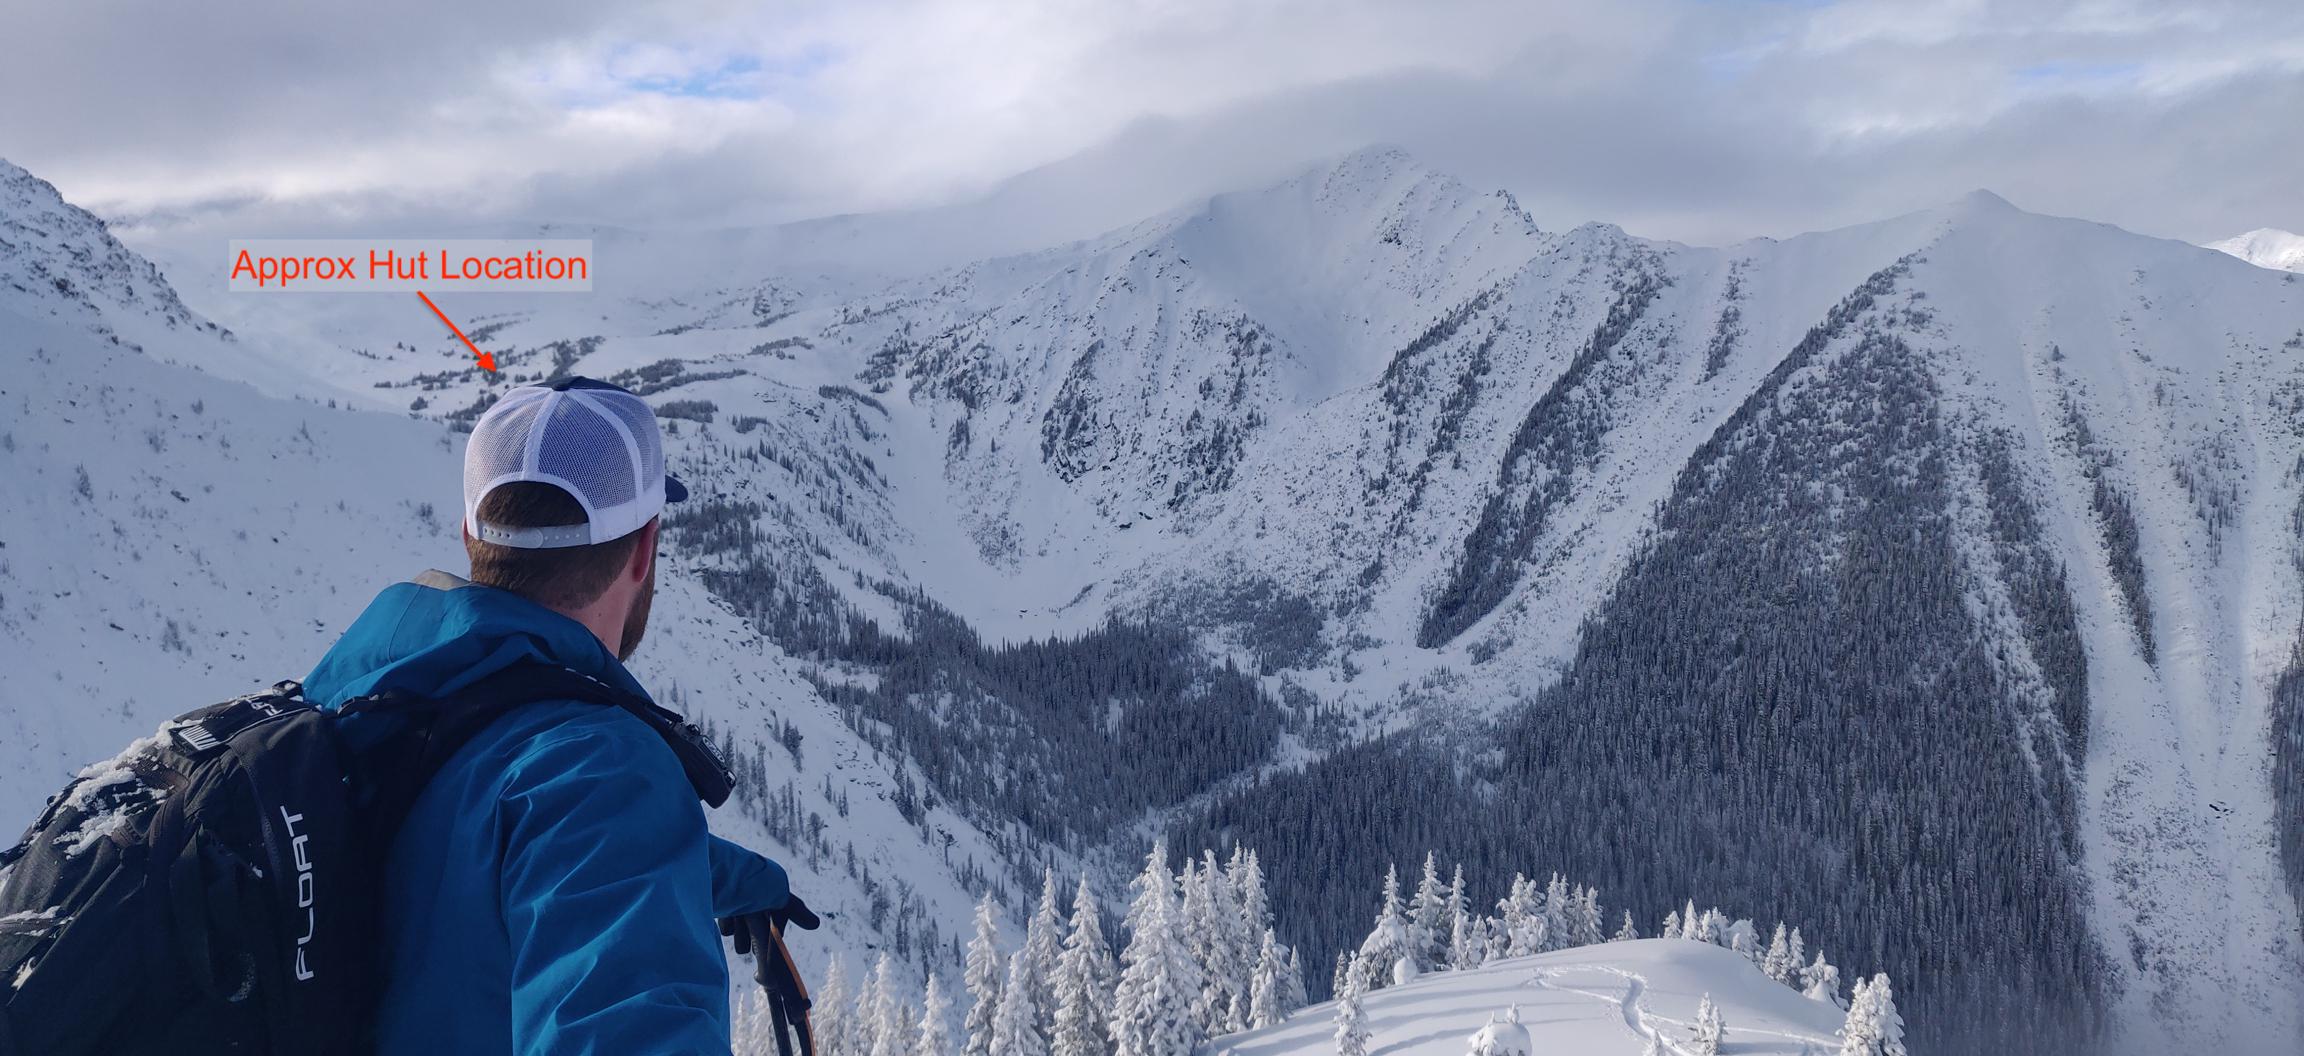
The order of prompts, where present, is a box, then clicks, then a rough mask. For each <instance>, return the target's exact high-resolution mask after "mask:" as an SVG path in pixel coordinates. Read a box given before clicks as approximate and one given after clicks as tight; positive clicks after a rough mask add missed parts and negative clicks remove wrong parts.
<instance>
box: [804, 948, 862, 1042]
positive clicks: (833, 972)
mask: <svg viewBox="0 0 2304 1056" xmlns="http://www.w3.org/2000/svg"><path fill="white" fill-rule="evenodd" d="M847 964H848V962H847V959H846V958H844V957H839V956H834V957H833V958H832V966H831V967H829V968H826V969H824V978H823V979H822V980H820V981H819V982H818V983H817V984H816V991H815V993H814V994H813V995H811V996H813V997H814V998H815V999H816V1003H815V1006H814V1007H813V1008H811V1009H810V1010H809V1013H808V1024H809V1026H811V1027H813V1028H814V1029H815V1033H816V1056H863V1054H862V1053H861V1052H859V1051H857V1048H858V1047H857V1045H856V1043H855V1040H854V1037H855V1029H854V1027H853V1026H852V1024H853V1023H854V1022H855V1010H854V1009H853V1008H852V1007H850V1003H851V1002H852V1001H854V1000H855V999H854V998H853V997H851V996H850V995H849V993H848V967H847Z"/></svg>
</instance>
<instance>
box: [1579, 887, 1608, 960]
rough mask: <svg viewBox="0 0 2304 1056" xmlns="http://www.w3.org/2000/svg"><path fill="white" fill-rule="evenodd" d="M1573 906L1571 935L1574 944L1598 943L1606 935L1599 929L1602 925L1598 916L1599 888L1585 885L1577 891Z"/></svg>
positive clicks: (1590, 944) (1595, 944)
mask: <svg viewBox="0 0 2304 1056" xmlns="http://www.w3.org/2000/svg"><path fill="white" fill-rule="evenodd" d="M1575 907H1576V912H1575V920H1574V924H1575V935H1574V936H1573V938H1574V943H1575V945H1578V946H1597V945H1599V944H1600V943H1601V942H1602V941H1604V940H1605V939H1606V937H1607V936H1606V935H1605V934H1604V933H1602V931H1601V930H1600V929H1601V927H1602V921H1601V917H1600V891H1599V889H1598V888H1593V887H1586V888H1583V889H1581V890H1579V891H1577V892H1576V898H1575Z"/></svg>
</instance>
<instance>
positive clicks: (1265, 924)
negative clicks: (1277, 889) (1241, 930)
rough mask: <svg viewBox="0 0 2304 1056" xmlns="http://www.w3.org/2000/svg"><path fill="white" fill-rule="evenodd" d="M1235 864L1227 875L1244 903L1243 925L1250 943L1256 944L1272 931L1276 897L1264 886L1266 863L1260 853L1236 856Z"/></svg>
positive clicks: (1238, 852) (1226, 871)
mask: <svg viewBox="0 0 2304 1056" xmlns="http://www.w3.org/2000/svg"><path fill="white" fill-rule="evenodd" d="M1233 859H1234V861H1233V864H1232V865H1231V866H1230V867H1229V868H1227V869H1225V871H1224V875H1225V877H1226V878H1227V879H1229V880H1231V881H1232V893H1233V895H1234V897H1235V898H1237V899H1238V900H1239V902H1240V921H1241V923H1242V924H1244V925H1245V926H1246V927H1245V932H1246V934H1247V935H1248V938H1249V941H1250V942H1254V941H1256V940H1257V939H1258V938H1259V937H1260V936H1262V935H1263V934H1264V933H1265V932H1267V931H1270V930H1272V896H1271V895H1270V894H1268V893H1267V892H1266V889H1265V886H1264V863H1263V861H1262V860H1260V859H1258V858H1257V857H1256V852H1254V851H1247V852H1245V853H1243V852H1240V851H1237V850H1236V851H1234V852H1233Z"/></svg>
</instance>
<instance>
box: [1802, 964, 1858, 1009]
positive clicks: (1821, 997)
mask: <svg viewBox="0 0 2304 1056" xmlns="http://www.w3.org/2000/svg"><path fill="white" fill-rule="evenodd" d="M1800 992H1801V993H1802V994H1805V995H1807V997H1808V999H1809V1000H1811V1001H1822V1002H1823V1003H1825V1004H1827V1005H1831V1006H1832V1007H1834V1008H1847V1007H1848V1005H1847V1003H1846V1002H1845V1001H1844V1000H1843V999H1842V998H1841V996H1840V969H1838V968H1834V967H1833V966H1832V965H1831V964H1830V963H1829V962H1827V961H1826V960H1824V951H1822V950H1818V951H1816V963H1814V964H1811V965H1809V966H1808V968H1807V970H1805V971H1803V972H1801V973H1800Z"/></svg>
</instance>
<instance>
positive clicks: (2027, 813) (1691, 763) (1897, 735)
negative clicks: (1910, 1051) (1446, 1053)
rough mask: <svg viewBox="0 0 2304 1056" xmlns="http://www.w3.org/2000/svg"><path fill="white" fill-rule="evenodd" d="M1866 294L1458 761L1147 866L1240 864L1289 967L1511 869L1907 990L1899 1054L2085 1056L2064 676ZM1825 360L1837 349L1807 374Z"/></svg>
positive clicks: (1330, 787)
mask: <svg viewBox="0 0 2304 1056" xmlns="http://www.w3.org/2000/svg"><path fill="white" fill-rule="evenodd" d="M1895 278H1896V272H1895V270H1894V269H1891V271H1890V272H1885V273H1883V274H1882V275H1880V276H1876V277H1875V279H1874V281H1873V282H1871V283H1868V284H1867V286H1866V288H1865V289H1864V290H1863V291H1860V293H1859V294H1858V295H1856V296H1855V297H1852V298H1851V301H1850V302H1849V303H1846V304H1844V305H1843V306H1842V309H1841V310H1836V311H1835V312H1834V313H1833V316H1832V318H1831V319H1830V320H1828V321H1827V323H1826V325H1825V326H1824V327H1820V328H1819V332H1818V333H1812V334H1811V335H1810V339H1809V340H1807V341H1804V342H1802V345H1801V349H1800V351H1799V352H1798V353H1796V354H1795V355H1794V356H1793V357H1792V358H1791V359H1790V360H1788V361H1787V362H1786V363H1785V364H1783V365H1781V366H1780V367H1779V369H1778V371H1777V373H1776V375H1774V376H1773V377H1772V378H1771V381H1770V383H1769V384H1768V385H1767V386H1765V387H1764V388H1763V389H1762V391H1761V392H1760V394H1759V395H1757V396H1756V397H1755V398H1754V399H1753V401H1752V402H1750V403H1748V404H1747V405H1745V407H1743V408H1742V409H1740V410H1739V411H1738V412H1737V413H1736V415H1734V416H1733V417H1732V418H1731V420H1730V422H1729V423H1728V424H1727V425H1726V426H1725V427H1724V428H1723V429H1722V430H1721V431H1720V432H1719V433H1718V434H1717V435H1716V436H1715V437H1714V439H1713V440H1712V441H1711V442H1710V443H1708V444H1707V445H1706V447H1705V448H1704V449H1703V450H1702V451H1701V452H1700V454H1699V456H1698V458H1697V459H1695V460H1694V461H1693V462H1692V464H1691V466H1690V468H1689V469H1688V470H1686V471H1685V472H1684V473H1683V475H1682V477H1681V479H1680V480H1679V482H1678V483H1677V485H1676V487H1675V490H1674V493H1673V495H1672V497H1671V499H1670V500H1669V501H1668V503H1667V504H1666V506H1665V508H1664V509H1663V510H1662V512H1661V514H1660V523H1659V530H1658V531H1657V533H1656V534H1655V537H1654V539H1653V541H1652V543H1651V544H1650V545H1649V547H1648V548H1647V549H1646V550H1645V551H1644V552H1642V553H1641V554H1640V555H1639V556H1637V557H1636V558H1635V559H1634V561H1633V563H1632V565H1631V567H1630V568H1629V570H1628V571H1627V573H1626V574H1625V576H1624V577H1623V579H1622V580H1621V581H1620V583H1619V585H1618V586H1617V588H1616V590H1615V592H1614V594H1613V595H1612V596H1611V598H1610V599H1609V600H1608V601H1607V602H1606V603H1605V604H1604V605H1603V606H1602V608H1601V609H1600V610H1599V612H1598V613H1597V615H1596V616H1595V617H1594V618H1593V619H1592V620H1591V621H1590V622H1589V623H1588V624H1587V626H1586V627H1585V628H1584V631H1583V634H1582V636H1581V640H1580V644H1579V646H1578V649H1577V652H1576V655H1575V658H1574V661H1573V663H1572V665H1571V666H1570V667H1569V669H1568V671H1567V672H1566V674H1565V675H1564V676H1563V677H1562V678H1561V679H1560V680H1559V681H1558V682H1557V683H1556V684H1554V685H1552V686H1550V687H1548V688H1547V689H1545V690H1544V691H1543V692H1541V693H1540V694H1539V695H1538V696H1537V697H1536V698H1535V699H1534V700H1532V701H1531V702H1530V703H1529V704H1527V705H1526V706H1524V707H1521V708H1519V709H1517V710H1516V711H1513V712H1511V713H1509V714H1508V715H1507V716H1505V717H1504V718H1503V719H1501V720H1500V721H1498V722H1497V723H1496V724H1495V725H1494V727H1493V728H1492V729H1490V730H1487V731H1485V733H1484V736H1485V737H1486V741H1485V742H1484V743H1479V744H1474V745H1470V746H1469V747H1470V749H1471V750H1470V751H1469V752H1466V751H1463V750H1462V749H1464V748H1466V747H1467V746H1465V745H1461V744H1443V743H1438V742H1436V741H1434V740H1431V739H1428V738H1426V737H1424V736H1421V735H1418V734H1413V733H1411V734H1402V735H1396V736H1393V737H1389V738H1384V739H1380V740H1373V741H1370V742H1367V743H1364V744H1361V745H1358V746H1355V747H1353V748H1350V749H1347V750H1345V751H1342V752H1338V753H1336V754H1334V755H1332V756H1330V757H1328V758H1325V759H1323V760H1321V761H1319V762H1317V763H1315V764H1313V765H1312V766H1310V767H1309V768H1308V769H1306V770H1304V771H1301V772H1297V773H1290V774H1285V775H1280V776H1276V777H1273V778H1271V779H1269V780H1266V781H1264V782H1262V783H1261V784H1260V785H1259V786H1258V787H1255V788H1252V789H1247V790H1241V791H1237V792H1235V793H1233V794H1230V795H1227V796H1225V797H1222V798H1221V799H1220V800H1219V801H1217V802H1215V803H1214V804H1212V805H1211V806H1210V807H1209V808H1208V809H1207V810H1206V811H1205V813H1203V814H1201V815H1199V816H1197V817H1195V818H1191V819H1186V820H1185V821H1183V822H1181V823H1180V824H1179V825H1178V826H1177V827H1176V828H1175V829H1174V830H1173V836H1174V838H1176V839H1177V840H1179V841H1180V842H1183V843H1185V844H1187V845H1194V844H1200V843H1207V844H1211V845H1216V846H1222V845H1223V842H1224V841H1226V840H1237V841H1239V842H1241V843H1244V844H1247V845H1250V846H1255V847H1258V848H1260V849H1263V850H1264V851H1265V852H1266V853H1267V854H1269V855H1270V856H1271V858H1272V860H1273V862H1274V863H1276V864H1275V866H1274V869H1273V872H1272V874H1271V892H1272V900H1273V904H1274V906H1275V907H1276V908H1277V909H1278V910H1279V912H1280V919H1281V920H1282V922H1283V926H1282V938H1283V939H1284V940H1286V941H1288V942H1290V943H1291V944H1293V945H1295V946H1296V947H1297V948H1298V949H1300V950H1302V951H1304V953H1305V955H1306V957H1307V959H1309V960H1312V961H1314V962H1315V963H1317V962H1318V961H1320V960H1321V959H1324V958H1332V957H1334V956H1335V954H1336V952H1337V951H1338V950H1341V949H1346V948H1349V944H1350V943H1351V942H1352V941H1354V940H1355V938H1356V936H1355V935H1354V927H1353V925H1352V923H1351V922H1350V921H1349V920H1348V919H1339V918H1338V917H1337V916H1336V915H1335V914H1334V913H1333V912H1328V913H1326V914H1325V915H1324V914H1323V909H1322V907H1325V906H1332V905H1336V904H1339V902H1338V900H1339V899H1340V897H1341V896H1342V895H1343V894H1344V893H1343V892H1342V891H1340V890H1339V889H1338V887H1339V884H1340V883H1342V882H1343V881H1342V880H1341V879H1340V876H1349V875H1351V873H1352V871H1353V870H1356V869H1358V868H1362V866H1361V863H1365V862H1370V861H1384V860H1388V859H1399V858H1402V857H1406V856H1408V855H1410V854H1412V853H1414V852H1415V851H1416V850H1417V849H1418V848H1422V847H1433V848H1437V849H1438V850H1440V851H1441V853H1442V854H1443V855H1445V856H1447V857H1450V858H1454V859H1458V860H1461V861H1464V862H1466V863H1467V864H1468V866H1470V867H1471V868H1473V869H1474V870H1475V871H1476V872H1478V873H1485V874H1489V875H1495V874H1497V873H1499V872H1501V871H1503V870H1504V869H1505V868H1506V867H1508V865H1509V863H1513V862H1520V861H1526V860H1528V859H1529V858H1531V857H1534V858H1539V859H1543V860H1549V861H1553V862H1557V863H1560V865H1561V866H1562V867H1563V868H1565V869H1567V870H1569V871H1572V872H1573V873H1575V874H1576V875H1581V876H1587V877H1592V878H1594V879H1595V880H1597V881H1598V882H1599V883H1600V884H1602V885H1603V886H1605V887H1607V888H1609V889H1610V890H1613V891H1617V892H1620V893H1621V895H1622V897H1623V898H1624V899H1625V901H1626V903H1627V904H1628V905H1630V906H1634V907H1638V909H1639V911H1640V912H1644V913H1649V914H1653V913H1655V912H1658V911H1660V910H1661V909H1662V908H1664V907H1666V906H1668V905H1671V904H1674V903H1675V902H1676V901H1677V897H1678V893H1679V892H1682V891H1685V890H1691V889H1698V888H1700V889H1703V890H1706V891H1710V892H1712V893H1714V895H1715V896H1717V897H1719V898H1721V899H1723V900H1726V901H1732V902H1733V903H1735V904H1738V905H1742V906H1746V907H1748V908H1750V909H1753V910H1757V911H1760V912H1763V913H1766V914H1768V915H1770V916H1774V917H1781V918H1784V919H1791V920H1802V921H1806V922H1808V923H1809V925H1810V927H1811V928H1812V929H1813V930H1812V931H1811V932H1810V935H1811V937H1812V938H1820V939H1823V940H1825V941H1828V942H1829V943H1831V944H1832V945H1833V946H1834V947H1835V948H1837V949H1839V950H1841V951H1842V953H1843V954H1844V955H1845V956H1846V957H1847V958H1848V960H1849V962H1850V963H1852V964H1854V965H1857V966H1859V967H1862V968H1864V969H1867V970H1870V971H1887V972H1891V973H1893V974H1895V975H1896V977H1897V978H1898V979H1900V980H1904V981H1905V985H1904V987H1903V989H1902V990H1901V991H1900V994H1902V995H1906V997H1907V999H1908V1003H1909V1007H1911V1008H1912V1009H1914V1010H1915V1013H1916V1018H1917V1020H1918V1022H1919V1027H1918V1028H1917V1029H1916V1031H1915V1040H1916V1042H1917V1043H1918V1045H1919V1047H1920V1048H1921V1049H1922V1051H1930V1052H1962V1051H1979V1050H1991V1049H1993V1048H1996V1047H1998V1046H2000V1045H2002V1044H2013V1045H2015V1048H2014V1049H2011V1050H2010V1051H2035V1052H2039V1051H2054V1048H2055V1046H2057V1045H2058V1044H2060V1043H2069V1044H2072V1045H2075V1046H2079V1047H2085V1045H2086V1042H2085V1041H2084V1040H2077V1041H2075V1040H2072V1039H2086V1038H2088V1037H2090V1036H2091V1033H2092V1031H2093V1030H2094V1029H2095V1027H2096V1025H2097V1023H2098V1021H2099V1020H2100V1018H2101V1012H2100V1005H2101V996H2102V986H2103V983H2104V978H2105V975H2106V972H2105V967H2104V963H2103V960H2102V958H2103V954H2102V953H2101V951H2099V950H2098V949H2097V948H2096V946H2095V945H2094V943H2093V941H2092V940H2091V939H2090V937H2089V930H2088V926H2087V922H2086V919H2085V910H2084V907H2083V905H2082V893H2081V878H2080V872H2079V866H2078V863H2077V860H2076V850H2075V836H2074V833H2073V831H2072V818H2073V816H2074V812H2075V810H2076V806H2075V803H2074V797H2075V789H2076V776H2077V767H2078V759H2079V755H2078V752H2077V746H2078V745H2079V744H2081V743H2083V740H2084V738H2085V735H2086V731H2085V729H2084V727H2083V725H2082V724H2083V721H2084V717H2085V715H2086V699H2085V692H2086V690H2085V685H2086V682H2085V660H2084V657H2083V654H2082V653H2081V651H2080V647H2079V644H2078V640H2077V631H2076V630H2075V629H2074V627H2073V622H2072V615H2071V610H2070V606H2069V604H2068V603H2066V602H2063V601H2060V600H2057V599H2062V598H2065V597H2066V596H2067V591H2066V589H2065V585H2064V583H2063V582H2062V574H2063V573H2062V569H2061V567H2060V566H2057V565H2055V564H2054V563H2053V562H2051V561H2048V560H2046V559H2045V558H2044V557H2042V556H2041V554H2042V553H2043V551H2040V550H2039V548H2038V545H2037V543H2038V540H2037V524H2036V523H2035V519H2034V515H2033V514H2032V513H2031V511H2030V510H2029V509H2027V508H2024V507H2023V505H2022V503H2023V500H2022V498H2021V495H2020V493H2019V492H2017V491H2016V490H2015V489H2014V488H2012V487H2007V486H2005V483H2006V482H2005V479H2004V478H2005V476H2006V474H2007V472H2009V471H2008V470H2006V469H2005V467H2001V468H1994V463H1995V461H1996V460H1998V459H2003V458H2004V457H2005V456H2004V454H1994V453H1993V452H1991V451H1989V450H1987V451H1985V452H1981V453H1978V452H1954V451H1953V450H1951V446H1952V445H1951V444H1950V443H1949V441H1948V440H1947V434H1946V431H1945V429H1944V424H1943V422H1941V421H1940V420H1939V412H1938V410H1937V408H1938V406H1939V403H1938V399H1937V393H1936V391H1935V387H1934V382H1933V380H1932V377H1931V375H1930V374H1929V372H1928V371H1927V370H1926V369H1925V368H1924V366H1923V365H1922V364H1921V363H1920V361H1919V359H1918V356H1919V353H1916V352H1914V351H1913V350H1912V349H1910V348H1909V347H1907V346H1906V345H1905V344H1904V342H1903V341H1901V340H1900V339H1898V338H1897V337H1896V336H1894V334H1893V333H1891V332H1889V331H1887V330H1886V329H1884V328H1876V327H1874V326H1872V325H1869V324H1868V325H1866V326H1863V327H1858V326H1857V325H1856V324H1857V322H1858V319H1859V315H1860V313H1861V312H1862V311H1863V310H1864V309H1865V308H1868V307H1870V305H1871V303H1872V302H1873V301H1874V300H1876V299H1880V298H1884V297H1886V296H1887V295H1888V294H1889V293H1890V291H1891V290H1892V289H1893V285H1894V280H1895ZM1859 302H1861V303H1859ZM1828 330H1829V331H1839V330H1847V331H1848V332H1849V333H1850V334H1851V335H1852V336H1853V337H1854V340H1853V343H1852V345H1851V347H1849V349H1848V350H1847V351H1845V352H1844V353H1841V354H1838V355H1836V356H1833V357H1830V358H1829V359H1827V358H1826V357H1823V356H1821V355H1820V353H1821V352H1822V351H1823V350H1824V346H1825V344H1826V342H1827V341H1829V340H1830V338H1831V337H1832V336H1833V335H1832V333H1829V332H1825V331H1828ZM1810 368H1813V369H1810ZM1883 408H1895V409H1896V411H1895V412H1894V413H1882V409H1883ZM1987 446H1989V445H1987ZM1959 457H1968V458H1974V459H1978V460H1979V461H1980V462H1981V464H1982V466H1983V470H1982V475H1983V476H1984V478H1985V481H1984V483H1985V486H1984V488H1983V491H1984V493H1985V501H1986V502H1988V503H1989V504H1990V505H1991V508H1992V509H1991V512H1992V517H1991V520H1992V522H1993V527H1992V533H1993V536H1994V542H1995V544H1996V549H1997V550H1999V551H2000V554H1999V556H2000V561H2001V569H2000V571H2001V574H2002V576H2003V577H2004V580H2005V582H2006V583H2007V585H2008V588H2009V591H2010V594H2011V595H2012V599H2013V601H2014V605H2015V608H2016V609H2017V610H2018V615H2019V618H2020V621H2021V623H2022V625H2023V626H2022V628H2021V630H2022V633H2023V635H2024V637H2025V639H2026V644H2027V645H2028V646H2029V648H2030V649H2031V651H2032V653H2033V654H2034V657H2035V658H2036V659H2037V660H2038V662H2039V664H2040V667H2041V671H2042V676H2043V677H2044V678H2045V679H2046V680H2047V681H2048V683H2049V687H2050V689H2051V690H2052V696H2053V697H2054V700H2055V704H2054V706H2053V708H2052V711H2053V715H2052V716H2049V717H2047V718H2042V717H2041V716H2037V715H2034V714H2033V713H2032V710H2031V708H2030V707H2029V706H2025V705H2021V703H2020V702H2021V701H2022V700H2024V699H2029V694H2027V693H2023V692H2019V689H2018V687H2016V686H2014V685H2012V683H2011V679H2012V677H2013V676H2012V675H2011V674H2010V672H2009V671H2008V670H2007V669H2006V666H2005V665H2004V664H2002V663H1999V662H1997V660H1996V658H1995V657H1994V656H1993V655H1992V654H1991V653H1990V652H1989V651H1987V650H1985V649H1983V648H1981V647H1980V643H1981V642H1982V641H1983V638H1984V636H1983V634H1982V633H1981V630H1980V629H1979V628H1978V627H1977V626H1975V624H1974V622H1973V618H1972V617H1971V616H1970V614H1969V612H1968V610H1967V608H1966V606H1965V604H1964V591H1965V590H1966V589H1967V585H1966V583H1965V582H1964V580H1963V574H1962V569H1963V563H1962V560H1961V557H1960V555H1959V554H1958V553H1956V552H1955V551H1954V538H1955V534H1956V533H1955V532H1954V530H1953V526H1952V525H1951V524H1950V523H1949V519H1950V517H1951V516H1952V510H1953V507H1954V505H1955V497H1954V496H1953V494H1952V491H1953V489H1954V486H1955V485H1954V482H1953V480H1952V475H1953V467H1952V465H1951V462H1952V460H1953V459H1955V458H1959ZM1995 476H1998V477H2001V478H2003V479H2002V480H2001V481H2000V483H1999V484H1998V485H1996V484H1995V483H1994V478H1995ZM2027 534H2029V535H2030V536H2031V538H2026V536H2027ZM2028 748H2029V749H2030V751H2029V752H2028V751H2027V749H2028ZM1466 758H1469V759H1471V760H1473V762H1472V763H1471V764H1470V765H1469V766H1465V765H1463V764H1461V763H1459V762H1458V760H1460V759H1466ZM2034 758H2037V759H2038V761H2039V766H2038V768H2037V769H2036V768H2035V766H2034ZM1984 804H1989V809H1980V805H1984Z"/></svg>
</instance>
